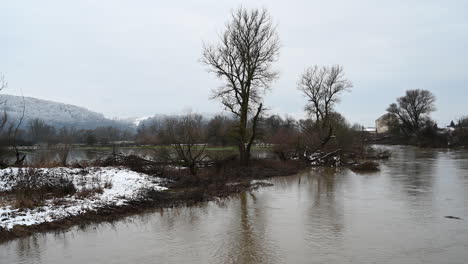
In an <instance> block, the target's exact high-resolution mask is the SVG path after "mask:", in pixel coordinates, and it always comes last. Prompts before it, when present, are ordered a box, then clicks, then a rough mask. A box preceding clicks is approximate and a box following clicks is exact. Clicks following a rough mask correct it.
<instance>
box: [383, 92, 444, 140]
mask: <svg viewBox="0 0 468 264" xmlns="http://www.w3.org/2000/svg"><path fill="white" fill-rule="evenodd" d="M435 100H436V98H435V96H434V95H433V94H432V93H431V92H430V91H428V90H421V89H416V90H408V91H406V95H405V96H402V97H399V98H398V99H397V103H393V104H391V105H390V106H389V107H388V108H387V112H389V113H390V114H392V115H393V116H395V117H396V118H397V121H398V125H399V126H400V128H401V131H402V132H403V133H404V134H406V135H409V134H412V133H417V132H418V131H419V130H420V129H421V127H422V126H423V125H424V123H426V121H428V120H430V118H429V114H430V113H431V112H433V111H435V109H436V108H435V104H434V103H435Z"/></svg>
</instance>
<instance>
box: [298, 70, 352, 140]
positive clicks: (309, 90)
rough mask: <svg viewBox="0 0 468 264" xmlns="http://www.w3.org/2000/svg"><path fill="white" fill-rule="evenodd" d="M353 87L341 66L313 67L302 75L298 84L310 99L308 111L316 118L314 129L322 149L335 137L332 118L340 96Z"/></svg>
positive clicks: (307, 106)
mask: <svg viewBox="0 0 468 264" xmlns="http://www.w3.org/2000/svg"><path fill="white" fill-rule="evenodd" d="M352 87H353V84H352V83H351V82H350V81H349V80H348V79H346V78H345V77H344V70H343V67H342V66H340V65H333V66H331V67H327V66H322V67H319V66H313V67H310V68H308V69H306V70H305V71H304V73H302V75H301V77H300V80H299V82H298V89H299V90H300V91H302V92H303V93H304V95H305V96H306V97H307V99H308V103H307V105H306V108H305V109H306V111H307V112H308V113H309V114H310V115H311V117H312V118H315V120H314V121H315V123H314V127H315V129H316V130H317V133H318V136H319V140H320V147H324V146H325V145H326V144H327V143H328V141H329V140H330V138H331V137H332V135H333V125H332V122H330V121H331V118H330V117H331V116H332V114H333V113H334V107H335V104H336V103H338V102H339V100H340V95H341V93H343V92H344V91H346V90H348V89H350V88H352Z"/></svg>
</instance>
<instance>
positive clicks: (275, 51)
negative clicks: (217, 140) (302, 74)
mask: <svg viewBox="0 0 468 264" xmlns="http://www.w3.org/2000/svg"><path fill="white" fill-rule="evenodd" d="M279 48H280V44H279V38H278V34H277V32H276V27H275V26H274V25H273V23H272V19H271V16H270V15H269V13H268V12H267V11H266V10H258V9H253V10H248V9H245V8H242V7H241V8H239V9H237V10H236V11H234V12H233V13H232V15H231V19H230V21H229V22H228V23H227V24H226V29H225V31H224V33H223V34H222V35H221V36H220V41H219V43H218V44H217V45H205V47H204V49H203V57H202V62H203V63H204V64H206V65H207V66H208V69H209V71H210V72H213V73H215V74H216V76H217V77H218V78H220V79H222V80H223V81H224V82H225V83H224V85H223V86H221V87H219V88H218V89H215V90H213V96H212V98H213V99H219V100H220V101H221V103H222V104H223V106H224V107H225V108H226V110H228V111H230V112H232V113H233V114H234V115H235V116H236V117H237V118H238V121H239V123H238V146H239V154H240V160H241V164H243V165H248V163H249V159H250V149H251V146H252V143H253V142H254V140H255V137H256V132H257V122H258V120H259V116H260V115H261V113H262V111H263V110H264V106H263V95H264V93H265V91H266V90H267V89H268V88H269V87H270V85H271V83H272V82H273V81H274V80H275V79H276V78H277V76H278V73H277V72H275V71H274V70H272V64H273V62H275V61H276V60H277V58H278V55H279Z"/></svg>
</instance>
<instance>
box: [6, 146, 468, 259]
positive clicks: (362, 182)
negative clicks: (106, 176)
mask: <svg viewBox="0 0 468 264" xmlns="http://www.w3.org/2000/svg"><path fill="white" fill-rule="evenodd" d="M391 151H392V152H393V155H392V158H391V159H390V160H388V161H385V162H383V163H382V166H381V171H380V172H377V173H371V174H355V173H353V172H351V171H349V170H347V169H342V170H331V169H328V170H325V169H310V170H308V171H305V172H303V173H300V174H298V175H295V176H289V177H280V178H274V179H271V180H270V181H271V182H272V183H273V184H274V186H272V187H265V188H261V189H260V190H257V191H252V192H247V193H242V194H240V195H237V196H234V197H231V198H229V199H225V200H220V201H216V202H209V203H203V204H199V205H198V206H192V207H180V208H175V209H165V210H158V211H155V212H148V213H144V214H140V215H136V216H131V217H127V218H124V219H122V220H120V221H117V222H114V223H113V224H108V223H106V224H96V225H88V226H86V227H81V228H80V227H76V228H73V229H71V230H69V231H66V232H58V233H46V234H38V235H35V236H31V237H27V238H22V239H17V240H13V241H11V242H9V243H6V244H1V245H0V263H2V264H4V263H5V264H15V263H48V264H61V263H80V264H84V263H468V151H466V150H457V151H455V150H453V151H448V150H422V149H415V148H411V147H392V148H391ZM445 216H456V217H460V218H462V219H450V218H446V217H445Z"/></svg>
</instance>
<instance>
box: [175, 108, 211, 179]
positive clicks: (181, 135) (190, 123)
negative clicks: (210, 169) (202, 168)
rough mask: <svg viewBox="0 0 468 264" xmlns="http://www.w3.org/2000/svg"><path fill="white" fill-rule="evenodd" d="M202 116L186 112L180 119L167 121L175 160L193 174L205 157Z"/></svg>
mask: <svg viewBox="0 0 468 264" xmlns="http://www.w3.org/2000/svg"><path fill="white" fill-rule="evenodd" d="M202 119H203V118H202V116H201V115H198V114H192V113H190V114H187V115H185V116H183V117H182V118H180V119H171V120H169V121H168V126H167V129H168V132H169V134H170V135H171V141H172V142H173V144H172V148H173V149H174V151H175V153H176V162H178V163H180V164H181V165H182V166H184V167H188V168H189V170H190V172H191V173H192V174H193V175H196V173H197V165H198V164H199V163H200V162H202V161H203V160H204V159H205V158H206V154H205V148H206V144H205V139H206V135H205V134H206V133H205V129H204V126H203V120H202Z"/></svg>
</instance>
